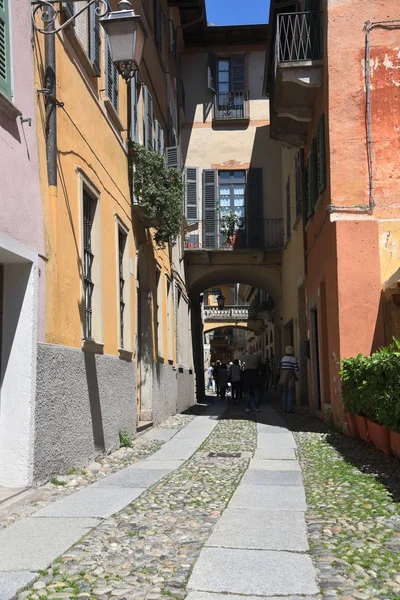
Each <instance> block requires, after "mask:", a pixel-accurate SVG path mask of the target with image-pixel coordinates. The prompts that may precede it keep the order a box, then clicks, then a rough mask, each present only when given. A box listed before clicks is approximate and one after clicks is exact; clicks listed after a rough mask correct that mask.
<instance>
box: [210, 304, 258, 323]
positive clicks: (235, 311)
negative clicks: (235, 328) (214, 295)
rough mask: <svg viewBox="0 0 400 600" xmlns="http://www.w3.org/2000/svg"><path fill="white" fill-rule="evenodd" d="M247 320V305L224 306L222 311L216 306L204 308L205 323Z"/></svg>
mask: <svg viewBox="0 0 400 600" xmlns="http://www.w3.org/2000/svg"><path fill="white" fill-rule="evenodd" d="M248 318H249V305H247V304H239V305H237V306H225V307H224V308H223V309H222V310H221V309H219V308H218V307H217V306H205V307H204V320H205V321H228V322H229V321H247V319H248Z"/></svg>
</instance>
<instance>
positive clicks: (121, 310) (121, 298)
mask: <svg viewBox="0 0 400 600" xmlns="http://www.w3.org/2000/svg"><path fill="white" fill-rule="evenodd" d="M125 244H126V235H125V234H124V233H123V232H122V231H121V230H119V231H118V269H119V330H120V332H119V335H120V347H121V348H124V313H125V302H124V291H125V290H124V288H125V279H124V252H125Z"/></svg>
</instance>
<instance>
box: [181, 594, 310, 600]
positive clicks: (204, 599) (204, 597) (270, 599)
mask: <svg viewBox="0 0 400 600" xmlns="http://www.w3.org/2000/svg"><path fill="white" fill-rule="evenodd" d="M186 600H316V596H248V595H246V596H236V595H234V596H232V594H209V593H207V592H190V594H189V595H188V596H186Z"/></svg>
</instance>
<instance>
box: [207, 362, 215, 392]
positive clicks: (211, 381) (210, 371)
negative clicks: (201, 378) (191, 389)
mask: <svg viewBox="0 0 400 600" xmlns="http://www.w3.org/2000/svg"><path fill="white" fill-rule="evenodd" d="M213 371H214V363H211V365H210V366H209V367H208V369H207V375H208V384H207V390H209V389H210V388H211V389H212V391H214V375H213Z"/></svg>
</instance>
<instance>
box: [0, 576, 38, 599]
mask: <svg viewBox="0 0 400 600" xmlns="http://www.w3.org/2000/svg"><path fill="white" fill-rule="evenodd" d="M36 577H37V575H36V573H31V572H30V571H3V572H0V600H10V598H13V597H14V595H15V594H16V593H17V592H18V591H19V590H20V589H21V588H23V587H25V586H26V585H29V584H30V583H32V582H33V581H34V580H35V579H36Z"/></svg>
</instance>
